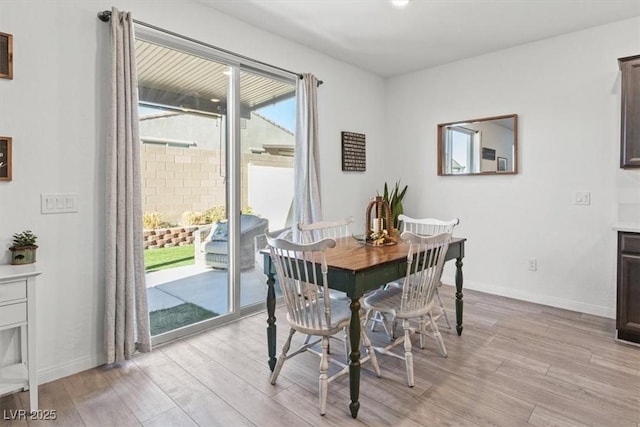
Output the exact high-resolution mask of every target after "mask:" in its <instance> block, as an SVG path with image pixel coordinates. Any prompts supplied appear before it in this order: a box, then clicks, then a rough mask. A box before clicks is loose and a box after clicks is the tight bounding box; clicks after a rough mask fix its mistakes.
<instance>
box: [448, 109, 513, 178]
mask: <svg viewBox="0 0 640 427" xmlns="http://www.w3.org/2000/svg"><path fill="white" fill-rule="evenodd" d="M517 135H518V116H517V114H510V115H506V116H497V117H488V118H484V119H475V120H466V121H460V122H452V123H442V124H439V125H438V175H473V174H505V173H507V174H509V173H511V174H514V173H517V172H518V166H517V165H518V161H517V153H518V149H517V141H518V136H517Z"/></svg>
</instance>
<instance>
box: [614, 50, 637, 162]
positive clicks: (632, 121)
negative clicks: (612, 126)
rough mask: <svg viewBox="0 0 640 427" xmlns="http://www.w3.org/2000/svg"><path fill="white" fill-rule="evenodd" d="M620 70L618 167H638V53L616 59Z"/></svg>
mask: <svg viewBox="0 0 640 427" xmlns="http://www.w3.org/2000/svg"><path fill="white" fill-rule="evenodd" d="M618 65H619V66H620V70H621V72H622V110H621V115H622V125H621V128H620V167H621V168H640V55H636V56H629V57H626V58H620V59H618Z"/></svg>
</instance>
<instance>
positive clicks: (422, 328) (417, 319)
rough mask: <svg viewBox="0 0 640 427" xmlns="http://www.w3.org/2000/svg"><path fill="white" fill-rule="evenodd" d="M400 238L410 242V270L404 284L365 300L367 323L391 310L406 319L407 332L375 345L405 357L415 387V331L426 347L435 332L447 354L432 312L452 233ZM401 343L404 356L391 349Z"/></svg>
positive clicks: (439, 343)
mask: <svg viewBox="0 0 640 427" xmlns="http://www.w3.org/2000/svg"><path fill="white" fill-rule="evenodd" d="M400 237H401V238H402V239H403V240H405V241H407V242H409V251H408V253H407V273H406V276H405V278H404V282H403V285H402V286H401V287H396V286H390V287H387V288H385V289H379V290H377V291H375V292H374V293H373V294H372V295H370V296H368V297H366V298H365V299H364V308H365V309H366V310H367V315H366V318H365V324H366V321H368V320H369V319H370V318H371V316H372V315H373V313H375V312H381V313H391V314H392V315H393V317H394V319H396V320H401V321H402V329H403V330H404V335H403V336H402V337H399V338H397V339H396V340H394V341H393V342H392V343H391V344H390V345H388V346H386V347H375V350H376V351H378V352H380V353H382V354H387V355H390V356H394V357H397V358H399V359H403V360H404V361H405V367H406V372H407V384H408V385H409V387H413V385H414V378H413V353H412V348H411V336H412V334H413V332H417V333H418V334H419V335H420V348H424V336H425V335H431V336H433V338H434V339H435V341H436V343H437V345H438V350H439V351H440V354H442V356H444V357H447V349H446V347H445V345H444V340H443V339H442V335H440V331H439V330H438V324H437V322H436V320H435V319H434V317H433V314H432V311H433V306H434V295H435V290H436V287H437V285H438V283H439V282H440V277H441V276H442V268H443V266H444V260H445V256H446V254H447V249H448V248H449V242H450V241H451V233H441V234H438V235H436V236H418V235H417V234H414V233H412V232H410V231H405V232H403V233H402V235H401V236H400ZM416 323H417V327H416V326H415V324H416ZM427 325H429V326H430V327H431V332H430V333H429V332H427ZM363 329H366V328H363ZM401 343H404V355H398V354H396V353H393V352H392V351H391V349H392V348H393V347H395V346H397V345H399V344H401Z"/></svg>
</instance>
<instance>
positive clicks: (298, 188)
mask: <svg viewBox="0 0 640 427" xmlns="http://www.w3.org/2000/svg"><path fill="white" fill-rule="evenodd" d="M296 95H297V105H296V146H295V161H294V166H295V185H294V203H293V208H294V212H293V213H294V214H293V223H294V227H292V228H293V238H294V240H295V241H299V240H300V239H299V237H300V236H299V235H298V229H297V227H295V224H297V223H312V222H317V221H320V220H322V205H321V202H320V155H319V147H318V79H317V78H316V77H315V76H314V75H313V74H303V75H302V78H301V79H298V85H297V88H296Z"/></svg>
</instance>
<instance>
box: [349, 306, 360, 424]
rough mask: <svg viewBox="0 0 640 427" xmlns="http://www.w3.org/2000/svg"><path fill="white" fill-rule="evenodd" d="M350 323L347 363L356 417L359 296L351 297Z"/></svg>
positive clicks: (354, 416) (358, 387)
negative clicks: (349, 348) (349, 349)
mask: <svg viewBox="0 0 640 427" xmlns="http://www.w3.org/2000/svg"><path fill="white" fill-rule="evenodd" d="M349 307H350V308H351V323H350V324H349V339H350V341H351V354H350V355H349V357H350V358H351V363H349V391H350V393H351V403H350V404H349V409H350V410H351V416H352V417H353V418H356V417H357V416H358V410H359V409H360V401H359V398H360V298H351V304H350V305H349Z"/></svg>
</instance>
